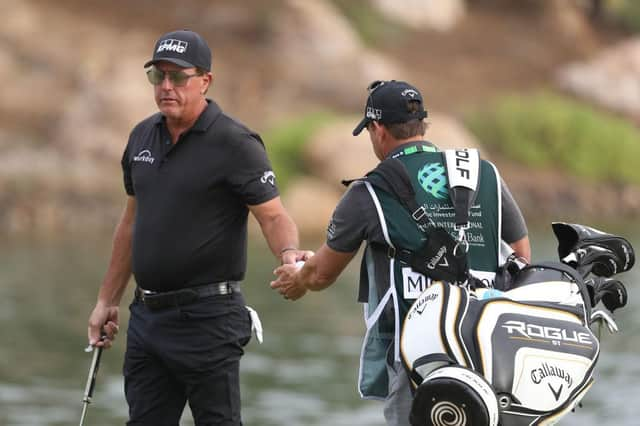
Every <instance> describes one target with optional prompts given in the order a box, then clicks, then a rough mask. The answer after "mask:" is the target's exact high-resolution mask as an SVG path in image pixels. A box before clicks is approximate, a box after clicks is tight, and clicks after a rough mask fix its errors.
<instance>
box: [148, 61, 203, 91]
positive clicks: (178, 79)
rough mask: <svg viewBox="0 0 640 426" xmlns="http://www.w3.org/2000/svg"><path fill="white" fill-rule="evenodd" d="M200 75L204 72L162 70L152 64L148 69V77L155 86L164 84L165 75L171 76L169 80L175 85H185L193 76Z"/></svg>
mask: <svg viewBox="0 0 640 426" xmlns="http://www.w3.org/2000/svg"><path fill="white" fill-rule="evenodd" d="M200 75H202V74H200V73H195V74H187V73H186V72H184V71H180V70H179V71H162V70H159V69H158V68H156V67H155V66H152V67H151V68H149V70H147V78H148V79H149V83H151V84H153V85H154V86H157V85H159V84H162V82H163V81H164V78H165V76H166V77H168V78H169V81H170V82H171V84H173V85H174V86H184V85H185V84H187V81H189V79H190V78H191V77H197V76H200Z"/></svg>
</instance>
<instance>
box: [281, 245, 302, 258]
mask: <svg viewBox="0 0 640 426" xmlns="http://www.w3.org/2000/svg"><path fill="white" fill-rule="evenodd" d="M290 250H298V249H297V248H295V247H285V248H283V249H282V250H280V256H282V255H283V254H284V253H285V252H287V251H290Z"/></svg>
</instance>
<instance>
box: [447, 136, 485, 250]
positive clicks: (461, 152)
mask: <svg viewBox="0 0 640 426" xmlns="http://www.w3.org/2000/svg"><path fill="white" fill-rule="evenodd" d="M443 154H444V159H445V167H446V171H447V187H448V189H449V197H450V198H451V203H452V204H453V208H454V211H455V222H456V224H455V227H456V229H457V230H458V241H459V242H461V243H462V242H463V241H464V242H466V234H465V230H466V229H468V228H469V212H470V210H471V207H472V206H473V203H474V202H475V200H476V196H477V189H478V184H479V182H480V153H479V152H478V150H477V149H475V148H464V149H447V150H445V151H444V152H443ZM466 247H467V249H468V244H467V246H466Z"/></svg>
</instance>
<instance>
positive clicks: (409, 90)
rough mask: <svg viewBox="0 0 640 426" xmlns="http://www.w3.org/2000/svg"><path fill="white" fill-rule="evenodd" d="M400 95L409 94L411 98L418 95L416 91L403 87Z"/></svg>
mask: <svg viewBox="0 0 640 426" xmlns="http://www.w3.org/2000/svg"><path fill="white" fill-rule="evenodd" d="M402 96H410V97H411V98H415V97H416V96H418V92H416V91H415V90H413V89H405V90H403V91H402Z"/></svg>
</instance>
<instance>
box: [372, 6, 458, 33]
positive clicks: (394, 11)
mask: <svg viewBox="0 0 640 426" xmlns="http://www.w3.org/2000/svg"><path fill="white" fill-rule="evenodd" d="M373 4H374V5H375V7H376V8H377V9H378V10H379V11H380V12H382V13H383V14H384V15H385V16H386V17H388V18H389V19H392V20H394V21H397V22H400V23H401V24H403V25H406V26H408V27H410V28H413V29H416V30H420V29H432V30H438V31H448V30H450V29H451V28H453V27H454V26H455V24H456V23H457V22H458V21H459V20H460V18H462V17H463V16H464V14H465V2H464V0H428V1H425V0H374V1H373Z"/></svg>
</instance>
